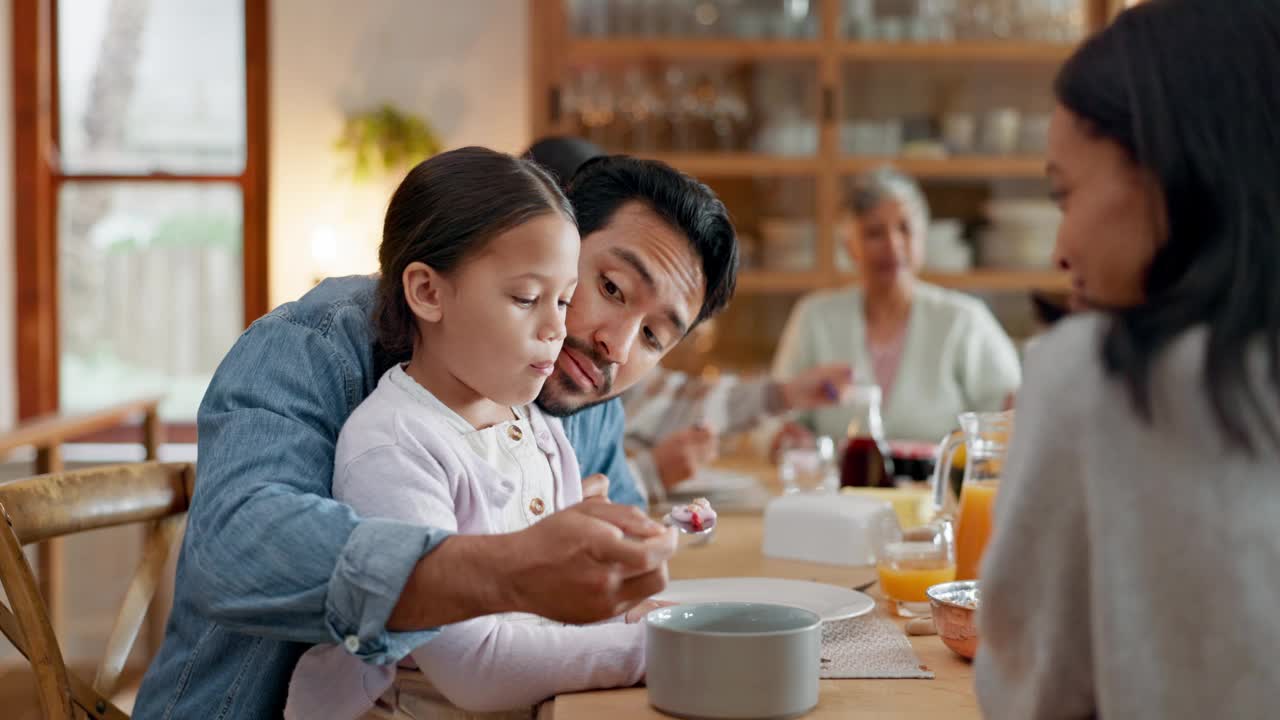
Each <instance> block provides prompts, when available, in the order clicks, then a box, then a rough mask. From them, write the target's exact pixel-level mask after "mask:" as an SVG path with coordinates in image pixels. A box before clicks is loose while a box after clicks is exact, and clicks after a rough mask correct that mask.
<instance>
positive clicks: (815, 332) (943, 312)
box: [773, 168, 1021, 441]
mask: <svg viewBox="0 0 1280 720" xmlns="http://www.w3.org/2000/svg"><path fill="white" fill-rule="evenodd" d="M851 210H852V212H853V215H854V219H855V221H856V222H855V223H854V232H853V233H852V234H851V236H850V239H849V245H848V248H849V254H850V255H851V256H852V257H853V259H854V261H855V262H856V264H857V268H858V274H859V277H860V279H861V283H860V285H859V286H858V287H853V288H848V289H844V290H836V291H830V292H819V293H815V294H814V295H811V296H809V297H807V298H805V299H803V300H802V301H801V302H800V303H799V304H798V305H797V306H796V308H795V310H794V311H793V312H792V315H791V318H790V320H789V321H788V323H787V328H786V331H785V332H784V333H783V337H782V341H781V343H780V345H779V347H778V352H777V355H776V356H775V358H774V368H773V371H774V376H775V377H776V378H778V379H779V380H783V381H785V380H789V379H791V378H794V377H797V376H798V375H800V374H801V373H804V372H805V371H806V370H808V369H809V368H812V367H815V366H818V365H821V364H826V363H831V362H848V363H852V365H853V367H854V371H855V374H856V377H857V380H858V382H860V383H870V384H876V385H879V386H880V388H881V391H882V397H883V400H882V406H881V414H882V417H883V420H884V430H885V435H886V436H887V437H888V438H889V439H900V440H923V441H936V440H937V439H938V438H940V437H942V436H943V435H945V434H946V433H947V432H949V431H950V430H952V429H953V428H954V426H955V424H956V415H957V414H959V413H961V412H964V411H967V410H979V411H982V410H999V409H1001V408H1002V407H1003V406H1004V405H1005V403H1006V399H1007V398H1008V397H1010V394H1011V393H1012V392H1013V391H1014V390H1015V389H1017V387H1018V383H1019V381H1020V380H1021V370H1020V366H1019V360H1018V353H1017V350H1016V349H1015V348H1014V346H1013V343H1012V342H1011V341H1010V340H1009V337H1008V335H1006V334H1005V332H1004V330H1003V329H1002V328H1001V327H1000V323H999V322H997V321H996V319H995V317H994V316H992V314H991V312H990V311H989V310H988V309H987V307H986V305H984V304H983V303H982V302H981V301H980V300H978V299H976V298H973V297H969V296H967V295H963V294H960V293H957V292H952V291H950V290H945V289H943V288H940V287H937V286H934V285H930V284H928V283H925V282H923V281H921V280H919V279H918V278H917V277H916V274H917V273H918V272H919V270H920V267H921V265H922V264H923V262H924V252H923V242H924V234H925V231H926V229H927V228H928V226H929V208H928V205H927V204H926V202H925V199H924V195H923V194H922V193H921V192H920V188H919V187H918V186H917V185H916V183H915V182H914V181H912V180H911V179H910V178H908V177H906V176H904V175H902V174H900V173H898V172H895V171H893V170H891V169H887V168H886V169H882V170H879V171H876V172H874V173H871V174H870V175H868V176H867V177H865V178H862V179H861V180H860V181H859V183H858V185H857V187H856V189H855V191H854V193H853V196H852V201H851ZM852 413H853V409H851V408H848V407H829V408H825V409H818V410H814V411H811V412H807V413H803V414H801V415H800V416H798V418H797V421H798V422H799V423H800V425H802V426H803V427H804V428H806V429H807V430H808V431H811V432H816V433H818V434H820V435H830V436H833V437H844V435H845V432H846V427H847V425H848V424H849V421H850V419H851V417H852ZM796 431H797V428H795V427H794V426H793V427H791V428H788V429H787V430H784V432H796Z"/></svg>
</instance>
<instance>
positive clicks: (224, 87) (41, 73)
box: [13, 0, 267, 424]
mask: <svg viewBox="0 0 1280 720" xmlns="http://www.w3.org/2000/svg"><path fill="white" fill-rule="evenodd" d="M13 12H14V25H13V28H14V30H13V32H14V57H15V82H14V107H15V112H16V117H15V134H16V138H17V144H16V146H15V165H16V171H17V175H16V179H17V182H16V185H15V187H16V192H17V197H16V198H15V211H16V213H17V225H16V227H17V232H18V235H17V239H16V240H17V244H18V257H17V268H18V285H19V289H18V292H19V303H18V323H19V339H18V348H19V353H18V354H19V367H18V375H19V414H20V415H21V416H22V417H31V416H33V415H39V414H43V413H48V412H54V411H62V412H75V411H77V410H86V409H90V408H96V407H101V406H104V405H109V404H112V403H114V402H118V401H122V400H126V399H132V398H136V397H138V396H140V395H152V394H163V395H164V397H165V401H164V403H163V404H162V405H161V417H162V418H164V419H165V420H166V421H167V422H169V423H176V424H189V423H192V422H194V420H195V413H196V408H197V406H198V404H199V401H200V398H201V396H202V395H203V393H204V389H205V387H206V386H207V384H208V382H209V379H210V378H211V377H212V374H213V371H214V369H215V368H216V367H217V364H218V362H219V361H220V360H221V358H222V356H223V355H224V354H225V353H226V351H227V349H228V348H229V347H230V346H231V344H232V343H233V342H234V341H235V338H236V336H237V335H238V334H239V332H240V331H241V330H242V329H243V328H244V327H245V325H246V324H247V323H248V322H250V321H251V320H252V319H253V318H256V317H257V316H259V315H261V314H262V313H263V312H265V311H266V309H267V308H266V262H265V259H266V164H265V160H266V147H265V145H266V87H267V79H266V68H267V63H266V56H267V49H266V20H267V16H266V13H267V3H266V2H262V1H260V0H244V1H243V2H234V1H232V0H165V1H164V2H151V1H149V0H61V1H58V0H14V4H13Z"/></svg>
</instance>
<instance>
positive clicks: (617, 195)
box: [568, 155, 738, 329]
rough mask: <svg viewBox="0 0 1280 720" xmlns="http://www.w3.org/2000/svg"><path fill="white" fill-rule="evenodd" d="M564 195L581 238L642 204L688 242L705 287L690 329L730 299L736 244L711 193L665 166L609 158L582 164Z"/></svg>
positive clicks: (721, 206) (729, 224) (726, 217)
mask: <svg viewBox="0 0 1280 720" xmlns="http://www.w3.org/2000/svg"><path fill="white" fill-rule="evenodd" d="M568 194H569V201H570V202H571V203H572V204H573V210H574V212H575V213H576V214H577V217H578V231H579V232H580V233H581V234H582V237H583V238H584V239H585V238H587V236H589V235H591V233H593V232H595V231H597V230H600V229H602V228H604V227H607V226H608V225H609V223H610V222H611V221H612V220H613V217H614V215H615V214H616V213H617V212H618V210H619V208H621V207H622V206H624V205H626V204H627V203H631V202H640V203H643V204H644V205H646V206H647V207H649V208H650V209H651V210H653V211H654V212H655V213H657V214H658V217H660V218H662V219H663V220H664V221H666V222H667V223H668V224H670V225H671V227H672V228H674V229H675V230H677V231H679V232H680V233H681V234H683V235H684V236H685V237H686V238H688V240H689V246H690V247H691V248H692V249H693V251H694V253H695V254H697V256H698V257H699V258H700V259H701V261H702V275H703V277H704V278H705V279H706V283H707V293H706V296H705V297H704V298H703V300H702V308H701V309H700V310H699V311H698V315H697V317H696V318H694V321H693V323H692V324H691V325H690V329H692V328H693V327H694V326H696V325H697V324H698V323H700V322H702V321H703V320H706V319H708V318H710V317H713V316H715V314H716V313H718V312H720V311H721V310H723V309H724V308H725V306H726V305H728V304H729V301H730V300H731V299H732V298H733V291H734V287H735V285H736V283H737V276H738V241H737V237H736V235H735V232H734V229H733V223H732V222H731V221H730V220H729V211H728V210H727V209H725V206H724V203H722V202H720V199H719V198H717V197H716V194H715V193H714V192H712V191H711V188H709V187H707V186H706V185H703V184H702V183H700V182H698V181H697V180H695V179H693V178H691V177H689V176H688V175H685V174H684V173H682V172H679V171H677V170H675V169H674V168H672V167H671V166H670V165H667V164H665V163H662V162H658V161H656V160H641V159H638V158H633V157H627V156H626V155H612V156H606V157H598V158H594V159H591V160H588V161H587V162H585V163H583V165H582V166H581V167H580V168H578V171H577V173H576V174H575V175H574V176H573V181H572V182H571V183H570V184H569V187H568Z"/></svg>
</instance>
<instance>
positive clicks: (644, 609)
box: [625, 598, 675, 625]
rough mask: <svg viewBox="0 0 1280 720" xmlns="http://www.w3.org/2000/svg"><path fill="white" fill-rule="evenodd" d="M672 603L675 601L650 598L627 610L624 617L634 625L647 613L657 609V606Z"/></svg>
mask: <svg viewBox="0 0 1280 720" xmlns="http://www.w3.org/2000/svg"><path fill="white" fill-rule="evenodd" d="M672 605H675V603H673V602H666V601H663V600H654V599H652V598H650V599H648V600H645V601H644V602H642V603H640V604H639V605H637V606H635V607H633V608H631V609H630V610H628V611H627V615H626V618H625V619H626V621H627V622H628V623H629V624H632V625H634V624H635V623H638V622H640V621H641V620H644V616H645V615H648V614H649V613H650V612H652V611H654V610H657V609H658V608H664V607H671V606H672Z"/></svg>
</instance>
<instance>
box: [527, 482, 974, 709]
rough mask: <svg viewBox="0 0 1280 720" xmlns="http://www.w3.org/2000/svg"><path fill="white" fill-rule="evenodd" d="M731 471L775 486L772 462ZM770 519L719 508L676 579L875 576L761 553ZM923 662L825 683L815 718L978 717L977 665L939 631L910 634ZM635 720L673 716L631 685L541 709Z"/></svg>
mask: <svg viewBox="0 0 1280 720" xmlns="http://www.w3.org/2000/svg"><path fill="white" fill-rule="evenodd" d="M721 464H722V465H723V466H724V467H725V469H731V470H735V471H738V472H744V473H748V474H751V475H753V476H756V477H758V478H760V479H761V480H762V481H764V482H765V485H766V487H770V488H772V489H775V490H776V480H775V478H774V471H773V469H772V468H771V467H769V466H767V465H765V464H764V463H761V462H758V461H756V462H752V461H750V460H738V461H733V460H729V461H725V462H723V463H721ZM763 539H764V518H763V516H762V514H761V513H759V512H732V513H729V512H726V513H721V514H720V517H719V519H718V525H717V527H716V533H715V536H714V538H713V539H712V540H711V542H709V543H706V544H704V545H692V544H690V545H685V546H682V547H681V549H680V550H679V552H677V553H676V555H675V557H674V558H672V559H671V562H670V570H671V578H672V579H673V580H682V579H692V578H714V577H775V578H790V579H796V580H813V581H816V582H824V583H830V584H832V585H839V586H842V587H861V586H863V585H865V584H866V583H868V582H871V581H873V580H874V579H875V569H874V568H870V567H845V566H838V565H822V564H817V563H807V562H796V561H791V560H778V559H773V558H767V557H765V556H764V554H763V553H762V552H761V548H762V547H763ZM867 592H868V593H869V594H870V595H872V597H875V598H876V599H877V605H876V610H875V612H877V613H879V614H881V615H882V616H884V617H890V618H892V619H893V620H894V621H895V622H897V623H898V624H899V625H902V624H903V623H904V621H903V620H901V619H900V618H897V617H894V616H893V615H891V614H890V613H889V611H888V610H887V604H886V603H885V601H884V599H883V597H881V596H879V593H878V591H877V588H875V587H872V588H870V589H869V590H868V591H867ZM909 640H910V642H911V645H912V647H913V648H914V649H915V652H916V655H917V656H918V657H919V658H920V662H921V664H923V665H925V666H927V667H928V668H929V669H930V670H932V671H933V672H934V675H935V677H934V679H932V680H921V679H901V680H822V681H821V682H820V684H819V698H818V707H817V708H815V709H814V710H813V711H812V712H810V713H809V714H807V715H805V716H804V717H805V718H806V719H809V718H812V719H813V720H819V719H820V718H846V719H847V718H902V719H906V718H912V719H919V720H936V719H937V718H942V717H945V718H947V719H948V720H962V719H964V718H979V717H981V713H980V712H979V710H978V703H977V699H976V698H975V697H974V692H973V666H972V664H971V663H970V662H969V661H967V660H965V659H963V658H961V657H960V656H958V655H956V654H955V653H953V652H951V650H949V649H948V648H947V647H946V646H945V645H943V644H942V640H941V639H940V638H939V637H937V636H936V635H927V636H917V637H910V638H909ZM548 717H550V718H552V719H553V720H601V719H605V720H631V719H632V718H655V719H657V718H667V717H669V716H667V715H664V714H663V713H660V712H658V711H657V710H654V709H653V708H652V707H650V706H649V702H648V695H647V694H646V692H645V689H644V688H642V687H640V688H626V689H619V690H600V691H594V692H584V693H572V694H566V695H560V696H557V697H556V698H555V699H554V700H552V701H550V702H549V703H547V704H546V705H545V706H544V707H543V712H542V713H540V715H539V718H540V720H541V719H543V718H548Z"/></svg>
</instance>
